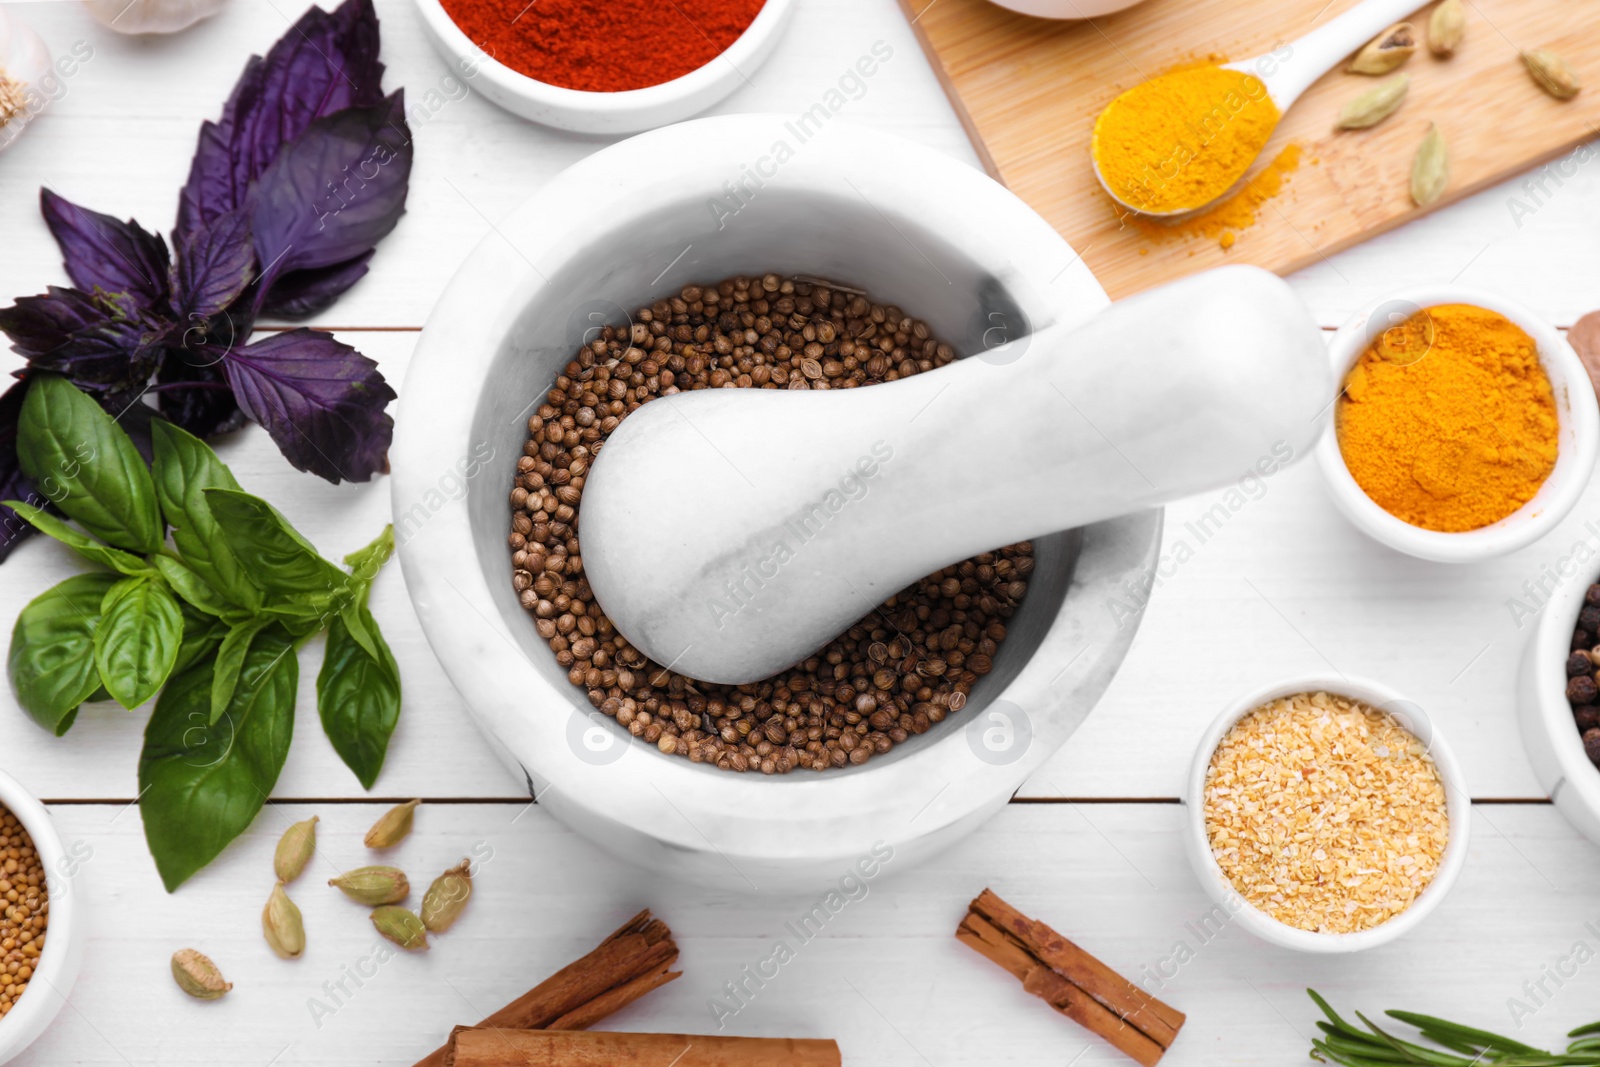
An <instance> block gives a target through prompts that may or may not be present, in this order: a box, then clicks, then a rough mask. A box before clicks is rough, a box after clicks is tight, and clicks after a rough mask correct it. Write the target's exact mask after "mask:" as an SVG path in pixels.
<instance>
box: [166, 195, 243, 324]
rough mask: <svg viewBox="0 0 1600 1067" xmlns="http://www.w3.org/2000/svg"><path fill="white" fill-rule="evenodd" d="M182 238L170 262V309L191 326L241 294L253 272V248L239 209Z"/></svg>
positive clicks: (207, 317)
mask: <svg viewBox="0 0 1600 1067" xmlns="http://www.w3.org/2000/svg"><path fill="white" fill-rule="evenodd" d="M181 240H182V244H180V245H179V247H178V249H177V258H175V259H174V260H173V262H172V310H173V313H174V314H176V315H177V317H178V321H179V322H182V323H184V324H185V325H186V326H192V325H194V324H195V323H197V322H201V321H203V320H206V319H209V318H210V317H211V316H213V315H216V314H218V313H219V312H221V311H223V310H224V309H226V308H227V306H228V305H229V304H231V303H233V302H234V301H235V300H237V299H238V298H239V294H240V293H242V292H244V289H245V286H246V285H249V284H250V281H251V278H252V277H253V276H254V274H255V262H256V252H255V246H254V245H252V244H251V243H250V219H249V217H248V215H247V214H246V212H245V211H244V210H242V209H236V210H234V211H229V212H225V213H223V214H221V215H218V216H217V217H216V218H215V219H213V220H212V221H211V222H210V223H209V224H207V225H204V226H201V227H200V228H198V229H196V230H192V231H190V232H189V233H188V234H187V235H186V236H184V237H183V238H181Z"/></svg>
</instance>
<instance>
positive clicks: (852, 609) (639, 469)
mask: <svg viewBox="0 0 1600 1067" xmlns="http://www.w3.org/2000/svg"><path fill="white" fill-rule="evenodd" d="M1332 396H1333V381H1332V372H1331V370H1330V368H1329V364H1328V357H1327V351H1326V348H1325V346H1324V344H1323V338H1322V332H1321V330H1319V329H1318V328H1317V325H1316V323H1315V322H1313V321H1312V319H1311V316H1310V314H1309V312H1307V310H1306V308H1305V306H1304V305H1303V304H1301V302H1300V300H1299V299H1298V298H1297V297H1296V296H1295V295H1294V293H1293V292H1292V291H1291V290H1290V288H1289V286H1288V285H1287V284H1285V283H1284V282H1283V281H1282V280H1280V279H1278V278H1277V277H1275V276H1273V275H1271V274H1268V273H1267V272H1265V271H1262V270H1258V269H1257V268H1254V267H1225V268H1222V269H1220V270H1214V271H1211V272H1208V273H1205V274H1200V275H1196V276H1194V277H1192V278H1188V279H1185V280H1183V281H1179V282H1176V283H1173V284H1171V285H1168V286H1165V287H1163V288H1161V289H1157V290H1154V291H1152V292H1149V293H1146V294H1143V295H1140V296H1136V297H1133V298H1131V299H1128V300H1124V301H1122V302H1120V303H1118V304H1115V305H1113V306H1112V307H1111V308H1109V309H1107V310H1106V311H1104V312H1102V313H1101V314H1100V315H1099V316H1097V317H1096V318H1094V319H1092V320H1091V321H1090V322H1089V323H1087V324H1086V325H1084V326H1082V327H1081V328H1079V329H1076V330H1065V329H1060V328H1057V329H1051V330H1046V331H1042V332H1040V333H1038V334H1035V335H1033V336H1031V337H1027V338H1024V339H1022V340H1019V341H1015V342H1013V343H1012V344H1011V345H1008V346H1003V347H1001V348H997V349H993V350H991V351H989V352H986V353H984V355H983V356H982V357H974V358H969V359H963V360H959V361H958V362H956V363H954V364H952V365H950V366H947V367H943V368H941V369H939V370H937V371H930V372H928V373H926V374H919V375H916V376H914V377H911V378H906V379H903V380H901V381H897V382H890V383H886V384H883V385H877V386H873V387H871V388H869V389H841V390H829V391H822V392H813V391H790V390H762V389H737V390H736V389H707V390H701V391H697V392H690V393H679V394H676V395H674V396H670V397H664V398H662V399H660V400H655V401H652V402H651V403H649V404H646V405H645V406H644V407H642V408H641V409H640V410H638V411H637V412H635V413H634V414H632V415H630V416H629V417H628V418H627V419H626V420H625V421H624V422H623V423H622V425H621V426H620V427H618V429H617V431H616V432H615V433H614V434H612V436H611V438H610V439H609V440H608V441H607V442H606V443H605V446H604V447H603V448H602V449H601V450H600V453H599V455H598V457H597V458H596V460H595V463H594V466H593V468H592V469H591V471H590V473H589V477H588V480H587V482H586V483H585V486H584V493H583V510H582V515H581V519H580V522H581V529H580V531H579V532H580V536H581V538H582V547H583V566H584V571H585V573H586V574H587V576H588V579H589V584H590V586H591V587H592V588H593V589H594V593H595V596H596V598H597V599H598V600H599V602H600V606H601V607H602V608H604V609H605V612H606V614H607V615H609V616H610V618H611V619H612V621H613V622H615V623H616V625H617V628H618V629H619V630H620V631H621V632H622V634H623V636H625V637H626V638H627V639H628V640H629V641H630V642H632V643H633V644H634V645H635V646H637V647H638V648H639V649H641V650H643V651H644V652H645V653H647V654H648V655H649V656H650V658H651V659H653V660H655V661H656V662H657V663H661V664H664V665H668V666H670V667H672V668H673V669H675V670H677V671H679V672H681V673H683V674H687V675H689V676H690V677H693V678H699V679H702V680H705V681H710V682H723V683H730V684H740V683H744V682H750V681H756V680H758V679H761V678H766V677H769V676H771V675H773V674H775V673H777V672H778V671H780V670H782V669H783V668H785V667H787V666H789V665H790V664H792V663H795V662H797V661H798V660H800V659H803V658H804V657H806V656H807V655H809V654H811V653H812V652H814V651H816V650H817V649H819V648H821V647H822V646H823V645H824V644H826V643H827V642H828V641H830V640H832V639H833V638H834V637H836V636H837V635H838V634H840V633H842V632H844V631H845V630H846V629H848V628H849V626H850V625H851V624H852V623H854V622H855V621H856V620H857V619H859V618H861V617H862V616H864V615H866V614H867V613H868V612H869V611H871V610H872V609H873V608H874V607H875V606H876V605H877V604H879V603H880V602H882V601H883V600H885V599H887V598H888V597H889V596H890V595H892V594H894V593H896V592H898V591H899V590H901V589H903V588H904V587H905V586H907V585H909V584H910V583H912V582H914V581H916V580H917V579H918V578H921V577H923V576H924V575H927V574H930V573H932V572H934V571H936V570H938V569H939V568H941V567H944V566H947V565H949V564H950V563H952V562H955V561H957V560H961V559H965V558H967V557H969V556H972V555H976V554H977V553H980V552H986V551H989V550H991V549H994V548H996V547H999V546H1002V545H1008V544H1013V543H1015V542H1017V541H1022V540H1026V539H1029V538H1032V537H1037V536H1041V535H1043V534H1047V533H1052V532H1054V531H1057V530H1065V529H1070V528H1073V527H1076V526H1082V525H1085V524H1088V523H1092V522H1096V521H1099V520H1101V519H1106V518H1110V517H1113V516H1116V515H1122V514H1126V513H1128V512H1131V511H1136V510H1138V509H1141V508H1147V507H1153V506H1158V505H1161V504H1165V503H1167V502H1168V501H1171V500H1175V499H1178V498H1180V497H1184V496H1188V495H1190V494H1193V493H1197V492H1201V491H1203V490H1206V489H1212V488H1216V487H1218V486H1221V485H1224V484H1227V483H1230V482H1234V481H1237V480H1238V479H1239V478H1241V477H1242V476H1244V475H1245V474H1246V473H1247V472H1250V471H1252V470H1258V464H1273V465H1274V468H1275V466H1276V465H1277V464H1280V463H1282V462H1285V461H1286V460H1287V459H1288V458H1295V457H1299V456H1300V455H1303V454H1304V453H1306V452H1307V451H1309V449H1310V447H1311V445H1312V444H1313V443H1314V442H1315V440H1316V438H1317V435H1318V432H1319V431H1320V429H1321V428H1322V423H1323V416H1324V414H1325V413H1326V411H1327V409H1328V407H1329V406H1330V405H1329V400H1330V399H1331V398H1332ZM1258 473H1259V470H1258Z"/></svg>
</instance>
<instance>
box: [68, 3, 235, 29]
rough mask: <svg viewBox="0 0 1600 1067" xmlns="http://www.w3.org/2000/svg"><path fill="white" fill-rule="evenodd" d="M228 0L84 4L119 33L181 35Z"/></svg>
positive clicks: (90, 12) (99, 20)
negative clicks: (180, 31)
mask: <svg viewBox="0 0 1600 1067" xmlns="http://www.w3.org/2000/svg"><path fill="white" fill-rule="evenodd" d="M225 2H226V0H84V3H85V5H86V6H87V7H88V8H89V14H91V15H93V16H94V20H95V21H96V22H98V23H100V25H102V26H106V27H108V28H110V29H113V30H116V31H117V32H118V33H177V32H178V31H179V30H186V29H188V28H189V27H190V26H193V25H194V24H195V23H197V22H199V21H200V20H201V19H204V18H210V17H211V16H212V15H215V14H216V13H217V12H218V11H221V10H222V5H223V4H224V3H225Z"/></svg>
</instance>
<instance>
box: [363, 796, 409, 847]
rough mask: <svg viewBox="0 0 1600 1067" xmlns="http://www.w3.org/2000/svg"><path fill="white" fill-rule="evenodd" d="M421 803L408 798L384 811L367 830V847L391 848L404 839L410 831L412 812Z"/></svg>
mask: <svg viewBox="0 0 1600 1067" xmlns="http://www.w3.org/2000/svg"><path fill="white" fill-rule="evenodd" d="M421 803H422V801H420V800H408V801H406V802H405V803H404V804H399V805H396V806H395V807H392V808H390V809H389V810H388V811H386V812H384V813H383V818H381V819H379V820H378V821H377V822H375V823H373V824H372V829H370V830H368V831H367V837H366V843H367V847H368V848H393V847H394V846H395V845H398V844H399V843H400V842H402V841H404V840H405V839H406V837H407V836H408V835H409V834H410V833H411V819H412V813H413V812H415V811H416V810H417V805H418V804H421Z"/></svg>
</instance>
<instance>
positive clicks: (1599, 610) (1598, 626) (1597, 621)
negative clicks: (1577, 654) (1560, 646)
mask: <svg viewBox="0 0 1600 1067" xmlns="http://www.w3.org/2000/svg"><path fill="white" fill-rule="evenodd" d="M1578 629H1580V630H1588V631H1589V632H1590V633H1592V634H1594V633H1600V607H1595V606H1594V605H1592V604H1591V605H1589V606H1587V607H1585V608H1584V609H1583V610H1582V611H1580V612H1578Z"/></svg>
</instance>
